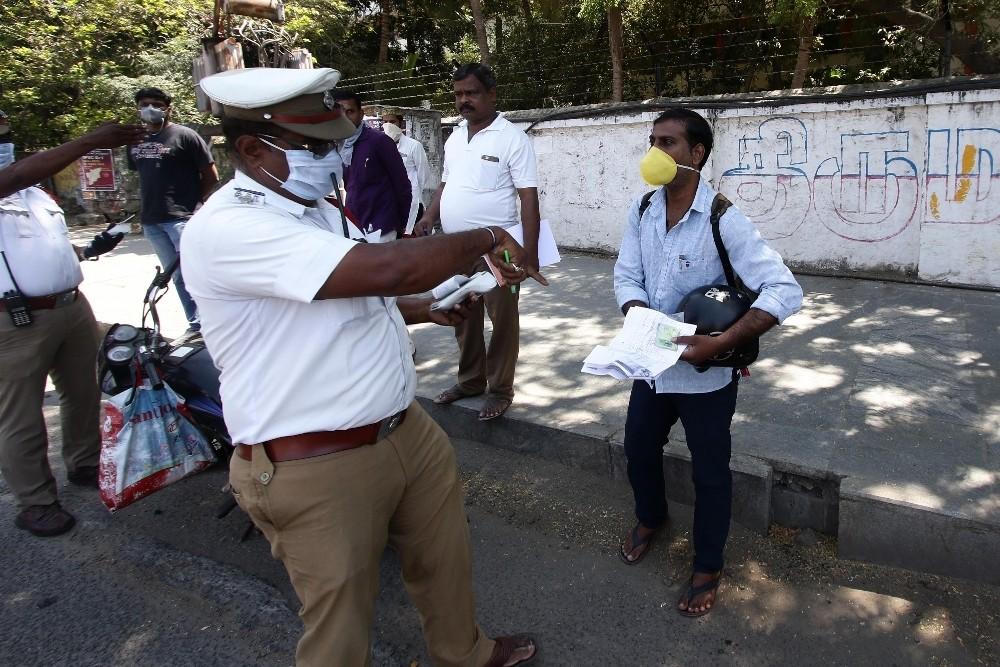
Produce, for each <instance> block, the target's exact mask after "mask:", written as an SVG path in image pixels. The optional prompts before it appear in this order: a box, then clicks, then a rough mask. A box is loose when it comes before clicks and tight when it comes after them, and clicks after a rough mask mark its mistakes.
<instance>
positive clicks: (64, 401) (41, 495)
mask: <svg viewBox="0 0 1000 667" xmlns="http://www.w3.org/2000/svg"><path fill="white" fill-rule="evenodd" d="M31 315H32V318H33V319H34V321H33V322H32V323H31V324H30V325H28V326H26V327H15V326H14V324H13V323H12V322H11V321H10V315H8V314H7V313H6V312H2V313H0V472H2V473H3V477H4V479H5V480H6V481H7V484H8V485H9V486H10V488H11V490H13V492H14V495H15V497H16V498H17V502H18V504H19V505H21V506H22V507H28V506H30V505H49V504H51V503H54V502H56V499H57V496H56V480H55V478H54V477H53V476H52V469H51V468H50V467H49V458H48V453H49V440H48V437H47V435H46V431H45V417H44V416H43V414H42V401H43V399H44V396H45V379H46V377H47V376H48V375H50V374H51V375H52V381H53V383H55V386H56V391H57V392H58V394H59V406H60V419H61V422H62V424H61V425H62V457H63V461H65V463H66V468H67V470H68V471H69V472H73V471H75V470H77V469H78V468H81V467H83V466H96V465H97V463H98V458H99V457H100V452H101V433H100V402H101V391H100V388H99V386H98V384H97V348H98V345H99V344H100V334H99V333H98V330H97V322H96V320H95V319H94V312H93V311H92V310H91V309H90V304H89V303H88V302H87V299H86V298H85V297H84V296H83V294H80V295H79V296H78V297H77V300H76V301H75V302H74V303H72V304H70V305H68V306H65V307H63V308H56V309H53V310H36V311H33V312H32V314H31Z"/></svg>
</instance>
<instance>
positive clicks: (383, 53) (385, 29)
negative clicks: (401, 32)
mask: <svg viewBox="0 0 1000 667" xmlns="http://www.w3.org/2000/svg"><path fill="white" fill-rule="evenodd" d="M381 19H382V30H381V33H380V34H379V39H378V64H379V65H384V64H385V63H387V62H389V39H390V38H391V37H392V24H391V21H392V0H382V14H381Z"/></svg>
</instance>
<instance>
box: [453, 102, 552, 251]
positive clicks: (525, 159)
mask: <svg viewBox="0 0 1000 667" xmlns="http://www.w3.org/2000/svg"><path fill="white" fill-rule="evenodd" d="M441 180H442V181H443V182H445V183H446V184H447V185H446V186H445V188H444V191H443V192H442V193H441V228H442V229H443V230H444V231H445V232H446V233H449V234H450V233H453V232H463V231H466V230H469V229H478V228H479V227H488V226H490V225H496V226H498V227H512V226H514V225H516V224H518V223H519V222H520V218H519V216H518V201H519V200H518V197H517V190H518V189H520V188H536V187H538V167H537V165H536V164H535V150H534V148H533V147H532V145H531V140H530V139H529V138H528V135H526V134H525V133H524V131H523V130H520V129H518V128H517V127H515V126H514V125H513V124H512V123H511V122H510V121H509V120H507V119H506V118H504V117H503V116H500V115H498V116H497V117H496V120H494V121H493V122H492V123H491V124H490V125H489V127H485V128H483V129H482V130H480V131H479V132H477V133H476V134H475V135H474V136H473V137H472V140H471V141H470V140H469V121H467V120H463V121H462V122H461V123H459V124H458V127H456V128H455V131H454V132H452V133H451V136H450V137H448V141H447V142H445V145H444V171H443V173H442V175H441Z"/></svg>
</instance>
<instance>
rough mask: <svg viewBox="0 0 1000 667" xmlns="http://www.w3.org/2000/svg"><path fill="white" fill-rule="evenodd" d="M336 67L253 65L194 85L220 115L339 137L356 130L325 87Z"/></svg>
mask: <svg viewBox="0 0 1000 667" xmlns="http://www.w3.org/2000/svg"><path fill="white" fill-rule="evenodd" d="M338 81H340V72H338V71H337V70H335V69H330V68H329V67H321V68H318V69H277V68H271V67H252V68H247V69H236V70H229V71H227V72H220V73H218V74H213V75H212V76H209V77H205V78H204V79H202V80H201V81H200V82H199V84H198V85H200V86H201V89H202V90H203V91H205V94H206V95H208V96H209V97H211V98H212V99H213V100H215V101H216V102H218V103H219V104H221V105H222V116H223V118H238V119H241V120H252V121H257V122H261V123H274V124H275V125H277V126H279V127H283V128H285V129H286V130H291V131H292V132H296V133H298V134H301V135H302V136H305V137H312V138H314V139H328V140H329V139H344V138H346V137H349V136H351V135H352V134H353V133H354V130H355V129H356V128H355V127H354V123H352V122H351V121H350V120H348V119H347V117H346V116H344V114H343V112H342V111H341V110H340V106H339V105H337V104H336V102H335V101H334V100H333V96H332V95H331V93H330V91H331V89H332V88H334V87H335V86H336V85H337V82H338Z"/></svg>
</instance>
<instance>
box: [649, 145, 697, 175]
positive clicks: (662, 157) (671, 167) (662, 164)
mask: <svg viewBox="0 0 1000 667" xmlns="http://www.w3.org/2000/svg"><path fill="white" fill-rule="evenodd" d="M678 169H687V170H688V171H693V172H695V173H696V174H700V173H701V172H699V171H698V170H697V169H693V168H691V167H688V166H685V165H683V164H677V162H676V161H674V159H673V158H672V157H670V155H669V154H667V153H666V152H665V151H663V150H661V149H659V148H657V147H656V146H650V147H649V150H648V151H646V155H645V157H643V158H642V162H640V163H639V173H640V174H642V179H643V180H644V181H646V182H647V183H649V184H650V185H667V184H668V183H671V182H673V180H674V178H676V177H677V170H678Z"/></svg>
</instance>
